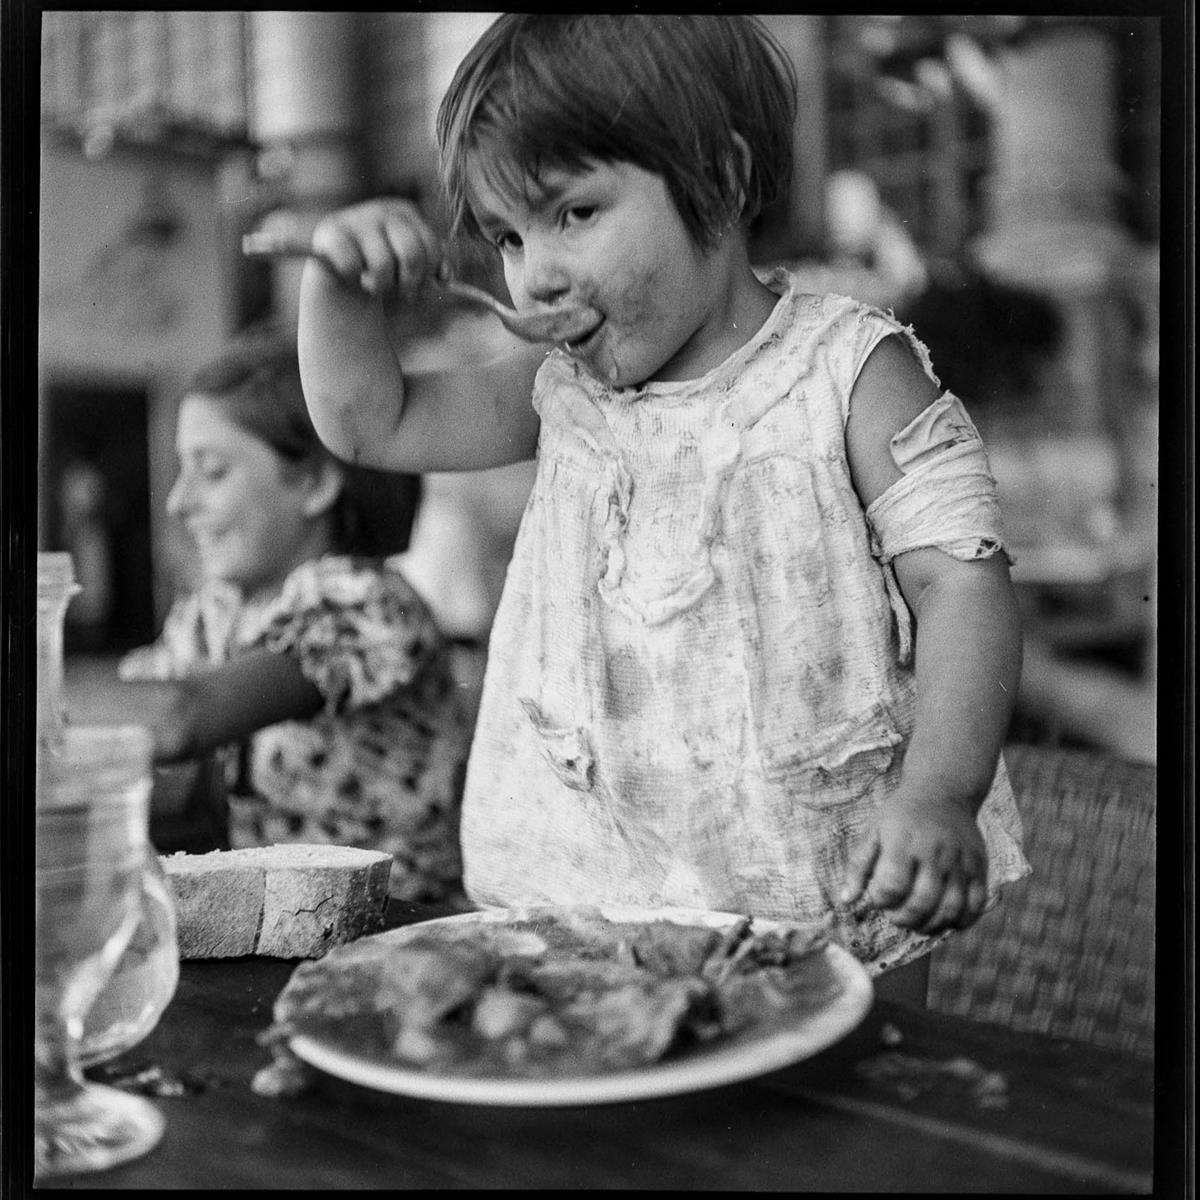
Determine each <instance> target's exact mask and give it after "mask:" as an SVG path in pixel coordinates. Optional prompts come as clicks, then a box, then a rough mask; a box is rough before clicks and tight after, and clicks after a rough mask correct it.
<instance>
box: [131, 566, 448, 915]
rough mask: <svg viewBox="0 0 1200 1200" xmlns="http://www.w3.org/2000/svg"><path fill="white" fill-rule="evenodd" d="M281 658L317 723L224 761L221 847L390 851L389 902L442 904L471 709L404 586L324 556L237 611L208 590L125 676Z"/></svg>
mask: <svg viewBox="0 0 1200 1200" xmlns="http://www.w3.org/2000/svg"><path fill="white" fill-rule="evenodd" d="M260 648H267V649H269V650H272V651H274V652H276V653H279V654H292V655H294V656H295V658H296V660H297V661H298V662H299V664H300V667H301V670H302V671H303V672H304V674H305V676H306V677H307V678H308V679H310V680H311V681H312V682H313V683H314V684H315V685H316V686H317V688H318V689H319V690H320V692H321V695H322V696H323V697H324V700H325V704H324V707H323V709H322V711H321V712H319V713H318V714H317V715H316V716H315V717H312V718H311V719H308V720H304V721H284V722H281V723H280V724H277V725H272V726H269V727H267V728H265V729H261V730H259V731H258V732H257V733H255V734H254V735H253V736H252V738H251V739H250V740H249V743H248V744H247V745H246V746H244V747H240V748H238V749H239V750H240V753H231V754H229V755H228V763H229V776H228V784H229V791H230V795H229V822H230V824H229V840H230V844H231V845H232V846H233V847H235V848H237V847H244V846H263V845H271V844H273V843H276V842H323V843H336V844H342V845H351V846H360V847H363V848H366V849H374V850H385V851H387V852H389V853H391V854H392V856H393V858H394V863H393V867H392V874H391V893H392V895H393V896H396V897H399V898H402V899H414V900H415V899H420V900H440V899H448V898H455V897H457V896H458V894H459V892H460V888H461V860H460V855H459V845H458V825H459V806H460V800H461V792H462V777H463V771H464V768H465V762H466V756H467V752H468V748H469V743H470V735H471V721H470V707H469V705H468V704H466V703H465V702H464V701H463V699H462V697H461V694H460V690H459V688H458V686H457V684H456V682H455V680H454V677H453V674H452V670H451V660H450V657H449V654H448V651H447V647H446V644H445V642H444V641H443V639H442V637H441V635H440V633H439V632H438V630H437V628H436V626H435V624H434V621H433V618H432V617H431V615H430V613H429V611H428V609H427V608H426V606H425V604H424V603H423V602H422V601H421V599H420V598H419V597H418V596H417V594H416V593H415V592H414V591H413V589H412V588H411V586H410V585H409V584H408V582H407V580H406V579H405V578H404V576H403V575H401V574H400V573H399V572H398V571H396V570H394V569H391V568H389V567H387V566H386V565H385V564H384V563H383V562H382V561H380V560H377V559H353V558H349V557H343V556H332V555H331V556H326V557H324V558H321V559H318V560H315V561H312V562H308V563H304V564H303V565H301V566H300V567H297V568H296V569H295V570H294V571H293V572H292V573H291V574H290V575H289V576H288V578H287V580H286V581H285V582H284V585H283V587H282V589H281V590H280V592H279V594H278V595H277V596H276V597H274V598H273V599H271V600H269V601H265V602H249V601H246V600H245V599H243V597H242V595H241V593H240V591H239V590H238V589H237V588H236V587H233V586H231V585H228V584H222V583H219V582H212V583H208V584H205V585H204V586H202V587H201V588H200V589H199V590H198V591H197V592H195V593H193V594H192V595H189V596H187V597H184V598H182V599H180V600H179V601H177V602H176V603H175V605H174V606H173V607H172V609H171V611H170V613H169V614H168V616H167V620H166V622H165V623H164V626H163V631H162V634H161V636H160V637H159V639H158V641H156V642H155V643H154V644H153V645H150V646H145V647H142V648H140V649H137V650H134V651H132V652H131V653H130V654H128V655H127V656H126V657H125V658H124V660H123V661H122V663H121V668H120V673H121V676H122V678H125V679H138V678H142V679H172V678H180V677H182V676H185V675H188V674H190V673H193V672H195V671H197V670H201V669H203V668H205V667H208V666H213V665H217V664H220V663H223V662H227V661H228V660H230V659H231V658H233V657H235V656H237V655H239V654H241V653H244V652H246V651H248V650H253V649H260Z"/></svg>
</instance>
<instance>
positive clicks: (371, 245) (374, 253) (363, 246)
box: [358, 228, 399, 296]
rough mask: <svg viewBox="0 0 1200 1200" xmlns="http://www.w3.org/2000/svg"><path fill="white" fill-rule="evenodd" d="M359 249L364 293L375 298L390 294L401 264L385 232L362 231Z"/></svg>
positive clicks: (360, 279)
mask: <svg viewBox="0 0 1200 1200" xmlns="http://www.w3.org/2000/svg"><path fill="white" fill-rule="evenodd" d="M358 247H359V252H360V253H361V255H362V260H363V269H362V272H361V274H360V276H359V282H360V284H361V286H362V289H363V291H364V292H370V293H371V295H373V296H381V295H383V294H385V293H387V292H390V291H391V290H392V289H393V288H394V287H395V286H396V283H397V275H398V271H397V267H398V265H399V264H398V262H397V256H396V255H395V254H394V253H393V252H392V247H391V244H390V242H389V239H388V238H387V236H386V235H385V233H384V231H383V230H382V229H378V228H367V229H364V230H362V231H361V232H360V234H359V240H358Z"/></svg>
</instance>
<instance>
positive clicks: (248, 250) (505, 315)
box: [242, 231, 600, 342]
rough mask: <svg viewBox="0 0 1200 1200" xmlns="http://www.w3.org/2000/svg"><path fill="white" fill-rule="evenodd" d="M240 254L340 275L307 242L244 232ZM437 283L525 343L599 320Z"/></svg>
mask: <svg viewBox="0 0 1200 1200" xmlns="http://www.w3.org/2000/svg"><path fill="white" fill-rule="evenodd" d="M242 253H243V254H245V255H246V256H247V257H248V258H309V259H313V260H314V261H316V262H319V263H321V264H322V265H323V266H324V267H325V268H326V269H327V270H328V271H331V272H332V273H333V274H334V275H339V274H340V273H339V271H338V269H337V268H336V267H335V266H334V265H333V262H332V261H331V260H330V259H329V258H328V257H327V256H326V255H325V254H323V253H322V252H321V251H320V250H317V249H315V248H314V247H313V246H312V245H310V244H309V243H308V242H304V241H300V240H296V239H292V238H287V237H280V236H278V235H275V234H270V233H265V232H262V231H259V232H257V233H247V234H246V235H245V236H244V237H243V238H242ZM437 282H438V286H439V287H441V288H443V289H445V290H446V291H447V292H450V293H451V295H454V296H457V297H459V299H461V300H467V301H469V302H471V303H472V304H480V305H483V306H484V307H485V308H489V309H491V311H492V312H493V313H494V314H495V315H496V316H497V317H499V319H500V322H501V324H503V326H504V327H505V329H507V330H509V331H510V332H512V333H515V334H516V335H517V337H519V338H522V339H524V340H525V341H527V342H571V341H574V340H575V339H577V338H580V337H582V336H583V335H584V334H585V333H587V332H588V331H589V330H591V329H593V328H594V327H595V326H596V324H597V323H598V321H599V319H600V316H599V314H598V313H597V312H596V311H595V310H594V309H592V308H588V307H586V306H581V305H557V306H547V307H546V308H545V309H542V310H538V311H534V312H527V313H519V312H517V310H516V309H515V308H509V306H508V305H507V304H503V303H501V302H500V301H499V300H497V299H496V297H495V296H493V295H492V294H491V293H490V292H485V291H484V290H483V288H478V287H475V286H474V285H473V284H470V283H463V282H462V281H461V280H458V279H454V278H452V277H451V276H450V275H449V274H448V273H447V272H446V271H445V270H444V269H443V270H442V271H439V273H438V280H437Z"/></svg>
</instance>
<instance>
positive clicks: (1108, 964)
mask: <svg viewBox="0 0 1200 1200" xmlns="http://www.w3.org/2000/svg"><path fill="white" fill-rule="evenodd" d="M1004 756H1005V761H1006V762H1007V764H1008V769H1009V773H1010V775H1011V778H1012V784H1013V789H1014V791H1015V793H1016V798H1017V806H1018V808H1019V809H1020V812H1021V818H1022V821H1023V822H1024V825H1025V838H1026V841H1025V853H1026V855H1027V857H1028V858H1029V861H1030V863H1031V864H1032V866H1033V874H1032V875H1031V876H1029V877H1027V878H1026V879H1023V880H1021V881H1020V882H1018V883H1015V884H1012V885H1011V886H1010V887H1008V888H1007V889H1006V891H1005V895H1004V899H1003V900H1002V902H1001V903H1000V905H999V906H998V907H997V908H995V909H993V910H992V911H991V912H990V913H988V914H986V915H985V916H984V917H982V918H981V919H980V921H979V922H978V923H977V924H976V925H975V926H974V927H973V928H972V929H970V930H968V931H967V932H966V933H963V934H960V935H958V936H956V937H954V938H951V939H949V941H947V943H946V944H945V945H944V946H943V947H941V948H939V949H938V950H937V951H935V953H934V955H933V958H932V964H931V969H930V985H929V1005H930V1007H931V1008H933V1009H937V1010H939V1011H942V1012H949V1013H957V1014H961V1015H964V1016H968V1017H973V1018H975V1019H976V1020H983V1021H991V1022H995V1023H998V1024H1003V1025H1007V1026H1009V1027H1011V1028H1014V1029H1022V1030H1033V1031H1036V1032H1039V1033H1048V1034H1052V1035H1054V1036H1058V1037H1070V1038H1076V1039H1079V1040H1082V1041H1087V1042H1091V1043H1092V1044H1094V1045H1098V1046H1106V1047H1111V1048H1114V1049H1119V1050H1123V1051H1128V1052H1130V1053H1134V1054H1138V1055H1141V1056H1144V1057H1151V1056H1152V1055H1153V1043H1154V884H1155V874H1154V868H1155V824H1154V804H1155V769H1154V767H1152V766H1147V765H1144V764H1136V763H1127V762H1122V761H1120V760H1117V759H1114V758H1111V757H1109V756H1107V755H1104V754H1099V753H1091V752H1086V751H1079V750H1063V749H1054V748H1047V747H1040V746H1024V745H1021V746H1016V745H1014V746H1009V747H1007V748H1006V749H1005V755H1004Z"/></svg>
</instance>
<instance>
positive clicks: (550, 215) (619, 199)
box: [469, 161, 774, 387]
mask: <svg viewBox="0 0 1200 1200" xmlns="http://www.w3.org/2000/svg"><path fill="white" fill-rule="evenodd" d="M486 165H487V164H486V161H485V162H483V163H481V164H476V166H475V169H473V170H472V171H471V172H470V177H469V183H470V192H471V198H472V205H471V206H472V212H473V213H474V216H475V218H476V219H477V221H478V223H479V226H480V229H481V230H482V231H483V233H484V235H485V237H487V239H488V240H489V241H490V242H491V243H492V244H493V245H494V246H495V247H496V248H497V250H498V251H499V252H500V256H501V259H502V261H503V264H504V276H505V280H506V282H507V284H508V290H509V293H510V295H511V296H512V300H513V303H514V304H515V305H516V307H517V308H518V309H519V310H521V309H526V310H527V309H530V308H533V307H536V306H537V305H539V304H546V303H563V304H571V303H578V304H586V305H589V306H590V307H592V308H593V309H595V310H596V312H597V313H598V314H599V316H598V320H597V323H596V325H595V326H594V327H593V328H592V329H590V330H588V331H587V333H586V334H585V335H584V336H583V337H582V338H580V339H578V340H577V341H576V342H574V343H572V344H571V345H569V346H568V347H567V350H568V352H569V353H570V354H571V355H572V356H573V357H575V358H576V359H577V360H579V361H580V362H581V363H582V364H583V365H584V366H585V367H587V369H588V370H589V371H590V372H591V373H592V374H593V375H595V376H596V377H597V378H599V379H603V380H605V381H606V382H608V383H609V384H611V385H613V386H616V387H629V386H632V385H635V384H640V383H643V382H646V381H650V380H678V379H690V378H695V377H697V376H699V375H702V374H704V373H705V372H706V371H708V370H710V369H711V368H712V367H714V366H716V365H718V364H719V363H720V362H722V361H723V360H724V359H725V358H726V357H727V356H728V355H729V354H730V353H732V351H733V350H735V349H737V347H738V346H739V345H741V344H742V343H743V342H744V341H745V340H746V339H747V338H749V337H750V336H752V335H753V333H754V332H755V330H756V329H757V328H758V326H759V325H760V324H761V321H762V296H756V297H753V298H751V297H750V296H748V295H747V288H749V289H751V290H753V289H754V288H755V287H756V286H757V285H756V283H755V281H753V277H752V276H750V274H749V271H748V269H747V270H745V271H744V272H739V271H738V270H737V267H738V265H739V262H740V261H741V260H740V259H739V258H738V256H737V253H736V247H737V246H738V245H740V242H739V237H740V235H739V232H738V231H737V230H736V229H733V230H731V231H730V234H729V235H728V237H727V238H726V239H725V241H724V242H723V243H721V244H719V245H718V247H717V249H716V250H713V251H704V250H702V249H701V248H700V247H698V246H697V245H696V243H695V242H694V241H693V240H692V237H691V235H690V234H689V232H688V229H687V226H686V225H685V224H684V222H683V219H682V217H681V216H680V215H679V212H678V210H677V209H676V207H675V204H674V202H673V201H672V199H671V196H670V193H669V192H668V190H667V185H666V183H665V181H664V180H663V179H662V177H661V176H659V175H655V174H652V173H650V172H648V171H645V170H643V169H642V168H640V167H636V166H634V165H633V164H632V163H626V162H611V163H607V162H594V163H592V164H591V165H589V166H588V167H587V168H586V169H585V170H582V171H565V170H558V169H553V170H546V171H545V172H544V173H543V174H542V175H541V176H540V177H539V179H538V180H537V182H536V183H534V182H531V183H530V186H529V190H528V192H527V194H526V195H523V196H520V195H518V196H513V195H510V194H508V193H507V191H502V190H501V189H499V188H498V187H496V186H494V185H493V184H492V183H491V182H490V180H489V177H488V174H487V172H486V169H480V168H481V167H483V168H486ZM764 292H765V290H764ZM773 301H774V297H771V303H773ZM747 302H749V303H750V305H751V306H752V307H755V311H754V313H750V312H748V311H747V309H746V307H745V305H746V304H747ZM768 309H769V305H768ZM739 321H741V322H742V323H741V326H740V335H739ZM747 324H748V327H747Z"/></svg>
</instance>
